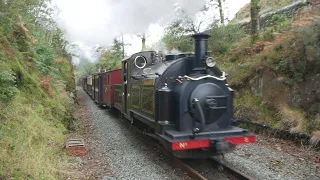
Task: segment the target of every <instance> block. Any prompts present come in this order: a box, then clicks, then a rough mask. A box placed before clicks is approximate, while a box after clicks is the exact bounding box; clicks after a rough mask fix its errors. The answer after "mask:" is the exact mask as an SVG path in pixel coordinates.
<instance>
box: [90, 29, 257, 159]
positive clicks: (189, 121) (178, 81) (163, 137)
mask: <svg viewBox="0 0 320 180" xmlns="http://www.w3.org/2000/svg"><path fill="white" fill-rule="evenodd" d="M193 37H194V39H195V54H192V53H181V54H178V55H166V56H164V55H163V54H162V53H157V52H155V51H146V52H139V53H136V54H134V55H132V56H131V57H130V58H127V59H124V60H123V61H122V70H116V71H111V72H107V73H106V75H107V78H106V79H104V80H102V81H99V80H98V81H94V82H95V83H98V85H96V86H94V87H96V88H97V92H101V91H104V93H103V94H107V96H106V102H107V103H106V104H107V105H108V106H110V107H111V108H116V109H118V110H120V111H121V113H122V114H123V115H124V116H125V117H126V118H127V119H128V120H130V121H131V122H135V121H137V122H142V123H143V124H145V126H146V127H147V129H148V132H147V133H146V134H148V135H150V136H151V137H153V138H155V139H157V140H159V142H160V143H161V144H162V145H163V146H164V147H165V148H166V149H167V150H169V151H171V152H172V153H173V154H174V155H175V156H177V157H179V158H207V157H210V156H215V155H221V154H224V153H227V152H230V151H232V150H233V149H234V147H235V146H236V145H239V144H247V143H254V142H255V140H256V139H255V136H254V135H253V134H251V133H249V132H248V131H247V130H245V129H242V128H238V127H234V126H232V117H233V94H234V93H233V90H232V89H231V88H230V87H229V86H228V84H227V82H226V74H225V73H224V72H222V71H220V69H219V68H218V67H217V65H216V63H215V60H214V58H213V57H210V54H209V53H208V51H207V50H208V48H207V40H208V38H209V35H207V34H196V35H194V36H193ZM116 73H118V74H117V75H114V76H113V74H116ZM102 79H103V78H102ZM105 81H106V82H105ZM99 83H100V84H101V85H99ZM109 84H110V85H109ZM88 85H89V84H88ZM88 85H87V86H88ZM106 85H107V86H106ZM108 85H109V86H108ZM108 98H110V99H109V101H108ZM103 101H104V100H103ZM109 102H110V103H109ZM113 102H114V103H113Z"/></svg>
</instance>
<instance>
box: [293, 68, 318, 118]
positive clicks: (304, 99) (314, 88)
mask: <svg viewBox="0 0 320 180" xmlns="http://www.w3.org/2000/svg"><path fill="white" fill-rule="evenodd" d="M291 97H292V98H291V104H292V105H297V107H299V108H301V109H303V110H304V111H305V112H306V113H307V114H306V115H307V116H315V115H317V114H320V74H317V75H316V76H315V77H313V78H311V79H310V80H309V81H306V82H302V83H299V84H297V85H295V86H294V88H293V91H292V92H291Z"/></svg>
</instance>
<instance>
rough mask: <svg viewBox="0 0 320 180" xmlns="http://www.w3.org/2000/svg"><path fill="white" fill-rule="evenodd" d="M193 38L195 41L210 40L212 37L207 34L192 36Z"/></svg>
mask: <svg viewBox="0 0 320 180" xmlns="http://www.w3.org/2000/svg"><path fill="white" fill-rule="evenodd" d="M192 37H193V38H194V39H208V38H209V37H211V36H210V35H209V34H207V33H197V34H194V35H192Z"/></svg>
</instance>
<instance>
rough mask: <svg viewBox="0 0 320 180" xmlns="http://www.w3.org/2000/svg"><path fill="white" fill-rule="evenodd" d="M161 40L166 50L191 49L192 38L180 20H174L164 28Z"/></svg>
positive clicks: (186, 50)
mask: <svg viewBox="0 0 320 180" xmlns="http://www.w3.org/2000/svg"><path fill="white" fill-rule="evenodd" d="M162 41H163V42H164V43H165V45H166V48H167V49H168V50H173V49H176V50H179V51H183V52H188V51H189V52H190V51H192V50H193V40H192V38H191V37H190V35H188V32H187V30H186V28H185V27H184V26H183V24H182V22H181V21H176V22H174V23H172V24H170V25H169V26H168V27H167V28H166V29H165V33H164V35H163V37H162Z"/></svg>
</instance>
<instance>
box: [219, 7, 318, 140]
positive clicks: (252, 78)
mask: <svg viewBox="0 0 320 180" xmlns="http://www.w3.org/2000/svg"><path fill="white" fill-rule="evenodd" d="M313 15H314V13H313ZM318 15H319V14H318ZM306 17H308V14H307V15H306ZM306 17H300V19H303V18H306ZM316 17H318V16H316ZM309 19H310V18H309ZM273 21H274V25H273V26H272V27H269V28H268V29H266V30H265V31H263V32H260V35H259V41H258V42H257V43H256V44H254V45H253V46H251V45H250V37H249V36H245V37H243V38H242V39H241V40H240V41H237V42H235V43H233V44H231V45H229V47H232V48H231V49H230V50H229V51H227V52H226V53H225V54H222V55H220V56H218V57H217V59H218V60H217V62H219V66H220V67H222V69H223V70H224V71H226V72H227V73H228V74H230V75H229V76H228V84H229V85H230V86H231V87H232V88H234V89H235V90H236V96H235V117H236V118H246V119H249V120H252V121H256V122H260V123H263V124H267V125H270V126H272V127H275V128H281V129H286V130H289V131H291V132H306V133H309V134H310V135H312V134H314V133H315V132H318V131H319V129H320V121H319V112H318V114H310V113H308V112H307V111H306V109H304V107H303V105H302V103H301V102H303V101H304V99H303V97H301V98H302V99H301V100H300V101H299V102H297V101H296V100H295V99H297V97H298V96H299V97H300V95H299V92H300V91H299V87H300V86H301V84H303V83H306V82H312V81H313V79H314V77H316V76H317V74H319V72H320V58H319V57H320V44H319V40H320V38H319V37H320V19H319V18H318V19H317V18H313V21H312V22H310V23H308V24H307V23H305V25H304V26H302V27H297V26H295V21H292V20H287V19H285V18H282V17H281V16H275V17H274V18H273ZM300 21H301V20H300ZM266 70H267V71H271V72H272V74H273V76H274V77H273V80H272V81H274V82H275V83H278V84H279V85H278V88H284V89H286V90H287V91H284V92H289V93H288V94H283V96H284V97H286V98H283V100H277V101H273V100H271V99H267V97H266V96H265V95H264V93H263V92H260V93H258V94H256V90H257V89H258V90H260V91H261V89H260V88H261V87H262V86H263V84H264V83H265V82H262V81H263V78H262V76H263V72H265V71H266ZM314 83H317V82H314ZM318 83H319V82H318ZM311 84H312V83H311ZM315 87H317V86H315ZM318 87H319V86H318ZM294 89H297V90H296V91H294ZM269 90H270V91H271V89H269ZM311 90H312V89H310V93H312V92H311ZM273 91H277V90H276V89H273ZM280 99H281V98H280Z"/></svg>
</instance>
